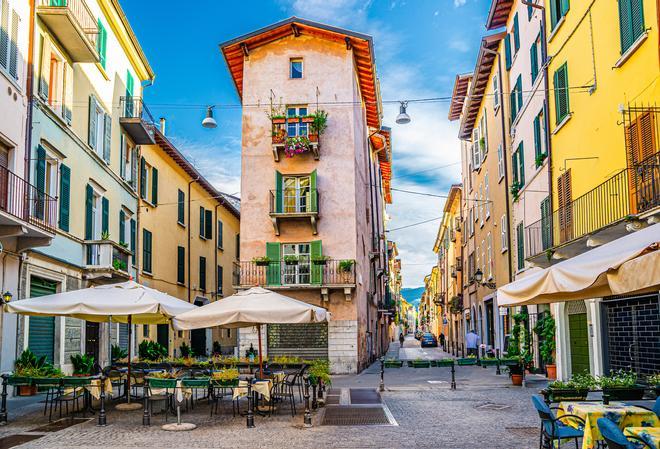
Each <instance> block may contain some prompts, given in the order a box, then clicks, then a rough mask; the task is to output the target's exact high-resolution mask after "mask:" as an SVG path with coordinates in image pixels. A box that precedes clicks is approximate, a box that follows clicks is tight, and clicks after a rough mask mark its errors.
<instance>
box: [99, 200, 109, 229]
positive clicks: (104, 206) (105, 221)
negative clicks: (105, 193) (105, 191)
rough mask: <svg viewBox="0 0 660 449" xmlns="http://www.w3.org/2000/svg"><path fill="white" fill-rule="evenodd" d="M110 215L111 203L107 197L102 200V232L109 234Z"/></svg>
mask: <svg viewBox="0 0 660 449" xmlns="http://www.w3.org/2000/svg"><path fill="white" fill-rule="evenodd" d="M109 214H110V202H109V201H108V199H107V198H106V197H103V198H101V232H103V233H108V232H110V231H109V223H108V218H109Z"/></svg>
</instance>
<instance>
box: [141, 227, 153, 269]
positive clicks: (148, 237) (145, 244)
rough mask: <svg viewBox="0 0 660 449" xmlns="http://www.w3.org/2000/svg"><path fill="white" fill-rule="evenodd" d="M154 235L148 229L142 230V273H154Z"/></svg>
mask: <svg viewBox="0 0 660 449" xmlns="http://www.w3.org/2000/svg"><path fill="white" fill-rule="evenodd" d="M152 243H153V242H152V234H151V232H150V231H147V230H146V229H143V230H142V271H144V272H147V273H151V272H152V269H153V267H152V264H151V257H152Z"/></svg>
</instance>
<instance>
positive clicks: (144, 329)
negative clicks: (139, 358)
mask: <svg viewBox="0 0 660 449" xmlns="http://www.w3.org/2000/svg"><path fill="white" fill-rule="evenodd" d="M142 336H143V337H144V338H149V325H148V324H145V325H143V326H142Z"/></svg>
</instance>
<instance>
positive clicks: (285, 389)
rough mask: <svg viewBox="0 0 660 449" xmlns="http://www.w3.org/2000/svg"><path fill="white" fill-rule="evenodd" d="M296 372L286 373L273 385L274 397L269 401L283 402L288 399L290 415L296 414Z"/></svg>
mask: <svg viewBox="0 0 660 449" xmlns="http://www.w3.org/2000/svg"><path fill="white" fill-rule="evenodd" d="M297 376H298V374H297V373H295V374H287V375H286V376H285V377H284V379H283V380H282V381H280V382H278V383H276V384H275V385H274V387H275V388H274V394H275V395H274V399H273V400H272V401H271V402H272V403H273V404H274V403H275V402H279V403H280V404H284V402H285V401H287V400H288V401H289V408H290V409H291V416H292V417H293V416H296V393H295V389H296V378H297Z"/></svg>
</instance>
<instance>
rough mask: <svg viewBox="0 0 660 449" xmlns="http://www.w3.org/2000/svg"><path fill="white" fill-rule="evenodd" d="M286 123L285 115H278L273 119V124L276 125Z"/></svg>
mask: <svg viewBox="0 0 660 449" xmlns="http://www.w3.org/2000/svg"><path fill="white" fill-rule="evenodd" d="M285 123H286V118H284V117H278V118H274V119H273V124H275V125H283V124H285Z"/></svg>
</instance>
